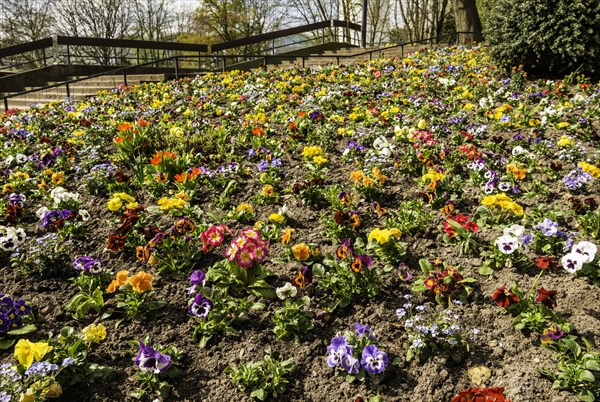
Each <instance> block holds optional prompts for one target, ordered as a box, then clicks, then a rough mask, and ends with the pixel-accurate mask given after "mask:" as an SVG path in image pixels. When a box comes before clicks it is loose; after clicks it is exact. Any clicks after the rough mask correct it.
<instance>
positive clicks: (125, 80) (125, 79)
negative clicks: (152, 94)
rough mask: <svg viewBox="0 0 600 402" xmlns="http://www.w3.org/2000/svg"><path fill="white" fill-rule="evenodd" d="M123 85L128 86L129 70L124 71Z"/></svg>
mask: <svg viewBox="0 0 600 402" xmlns="http://www.w3.org/2000/svg"><path fill="white" fill-rule="evenodd" d="M123 84H124V85H125V86H127V70H123Z"/></svg>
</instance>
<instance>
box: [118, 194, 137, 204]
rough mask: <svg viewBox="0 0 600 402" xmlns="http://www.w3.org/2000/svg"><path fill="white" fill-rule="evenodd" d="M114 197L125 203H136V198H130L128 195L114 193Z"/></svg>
mask: <svg viewBox="0 0 600 402" xmlns="http://www.w3.org/2000/svg"><path fill="white" fill-rule="evenodd" d="M113 197H114V198H119V199H120V200H122V201H125V202H135V198H134V197H132V196H130V195H129V194H127V193H114V194H113Z"/></svg>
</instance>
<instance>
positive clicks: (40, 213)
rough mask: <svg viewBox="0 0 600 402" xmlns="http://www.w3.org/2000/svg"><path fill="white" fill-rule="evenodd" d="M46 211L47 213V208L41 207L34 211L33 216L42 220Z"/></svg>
mask: <svg viewBox="0 0 600 402" xmlns="http://www.w3.org/2000/svg"><path fill="white" fill-rule="evenodd" d="M48 211H49V210H48V208H46V207H41V208H39V209H38V210H37V211H35V216H37V217H38V219H42V218H43V217H44V215H46V212H48Z"/></svg>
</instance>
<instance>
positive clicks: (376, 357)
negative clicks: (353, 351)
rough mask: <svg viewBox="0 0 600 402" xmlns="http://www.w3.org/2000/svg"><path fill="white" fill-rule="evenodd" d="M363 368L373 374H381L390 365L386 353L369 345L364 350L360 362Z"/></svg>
mask: <svg viewBox="0 0 600 402" xmlns="http://www.w3.org/2000/svg"><path fill="white" fill-rule="evenodd" d="M360 363H361V365H362V367H363V368H364V369H365V370H366V371H368V372H369V373H371V374H379V373H381V372H382V371H383V370H384V369H385V367H386V366H387V364H388V357H387V354H385V352H380V351H379V350H378V349H377V346H375V345H367V346H365V348H364V349H363V352H362V358H361V360H360Z"/></svg>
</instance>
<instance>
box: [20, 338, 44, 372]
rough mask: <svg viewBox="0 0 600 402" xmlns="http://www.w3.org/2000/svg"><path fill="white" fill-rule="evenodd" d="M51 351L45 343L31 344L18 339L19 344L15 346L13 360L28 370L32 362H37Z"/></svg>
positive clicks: (25, 340)
mask: <svg viewBox="0 0 600 402" xmlns="http://www.w3.org/2000/svg"><path fill="white" fill-rule="evenodd" d="M51 350H52V346H50V345H48V344H47V343H46V342H31V341H29V340H28V339H19V342H17V344H16V345H15V358H16V359H17V360H18V361H19V363H21V364H22V365H23V367H25V368H28V367H29V366H31V364H32V363H33V361H34V360H35V361H36V362H39V361H40V360H42V358H43V357H44V356H45V355H46V353H48V352H50V351H51Z"/></svg>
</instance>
